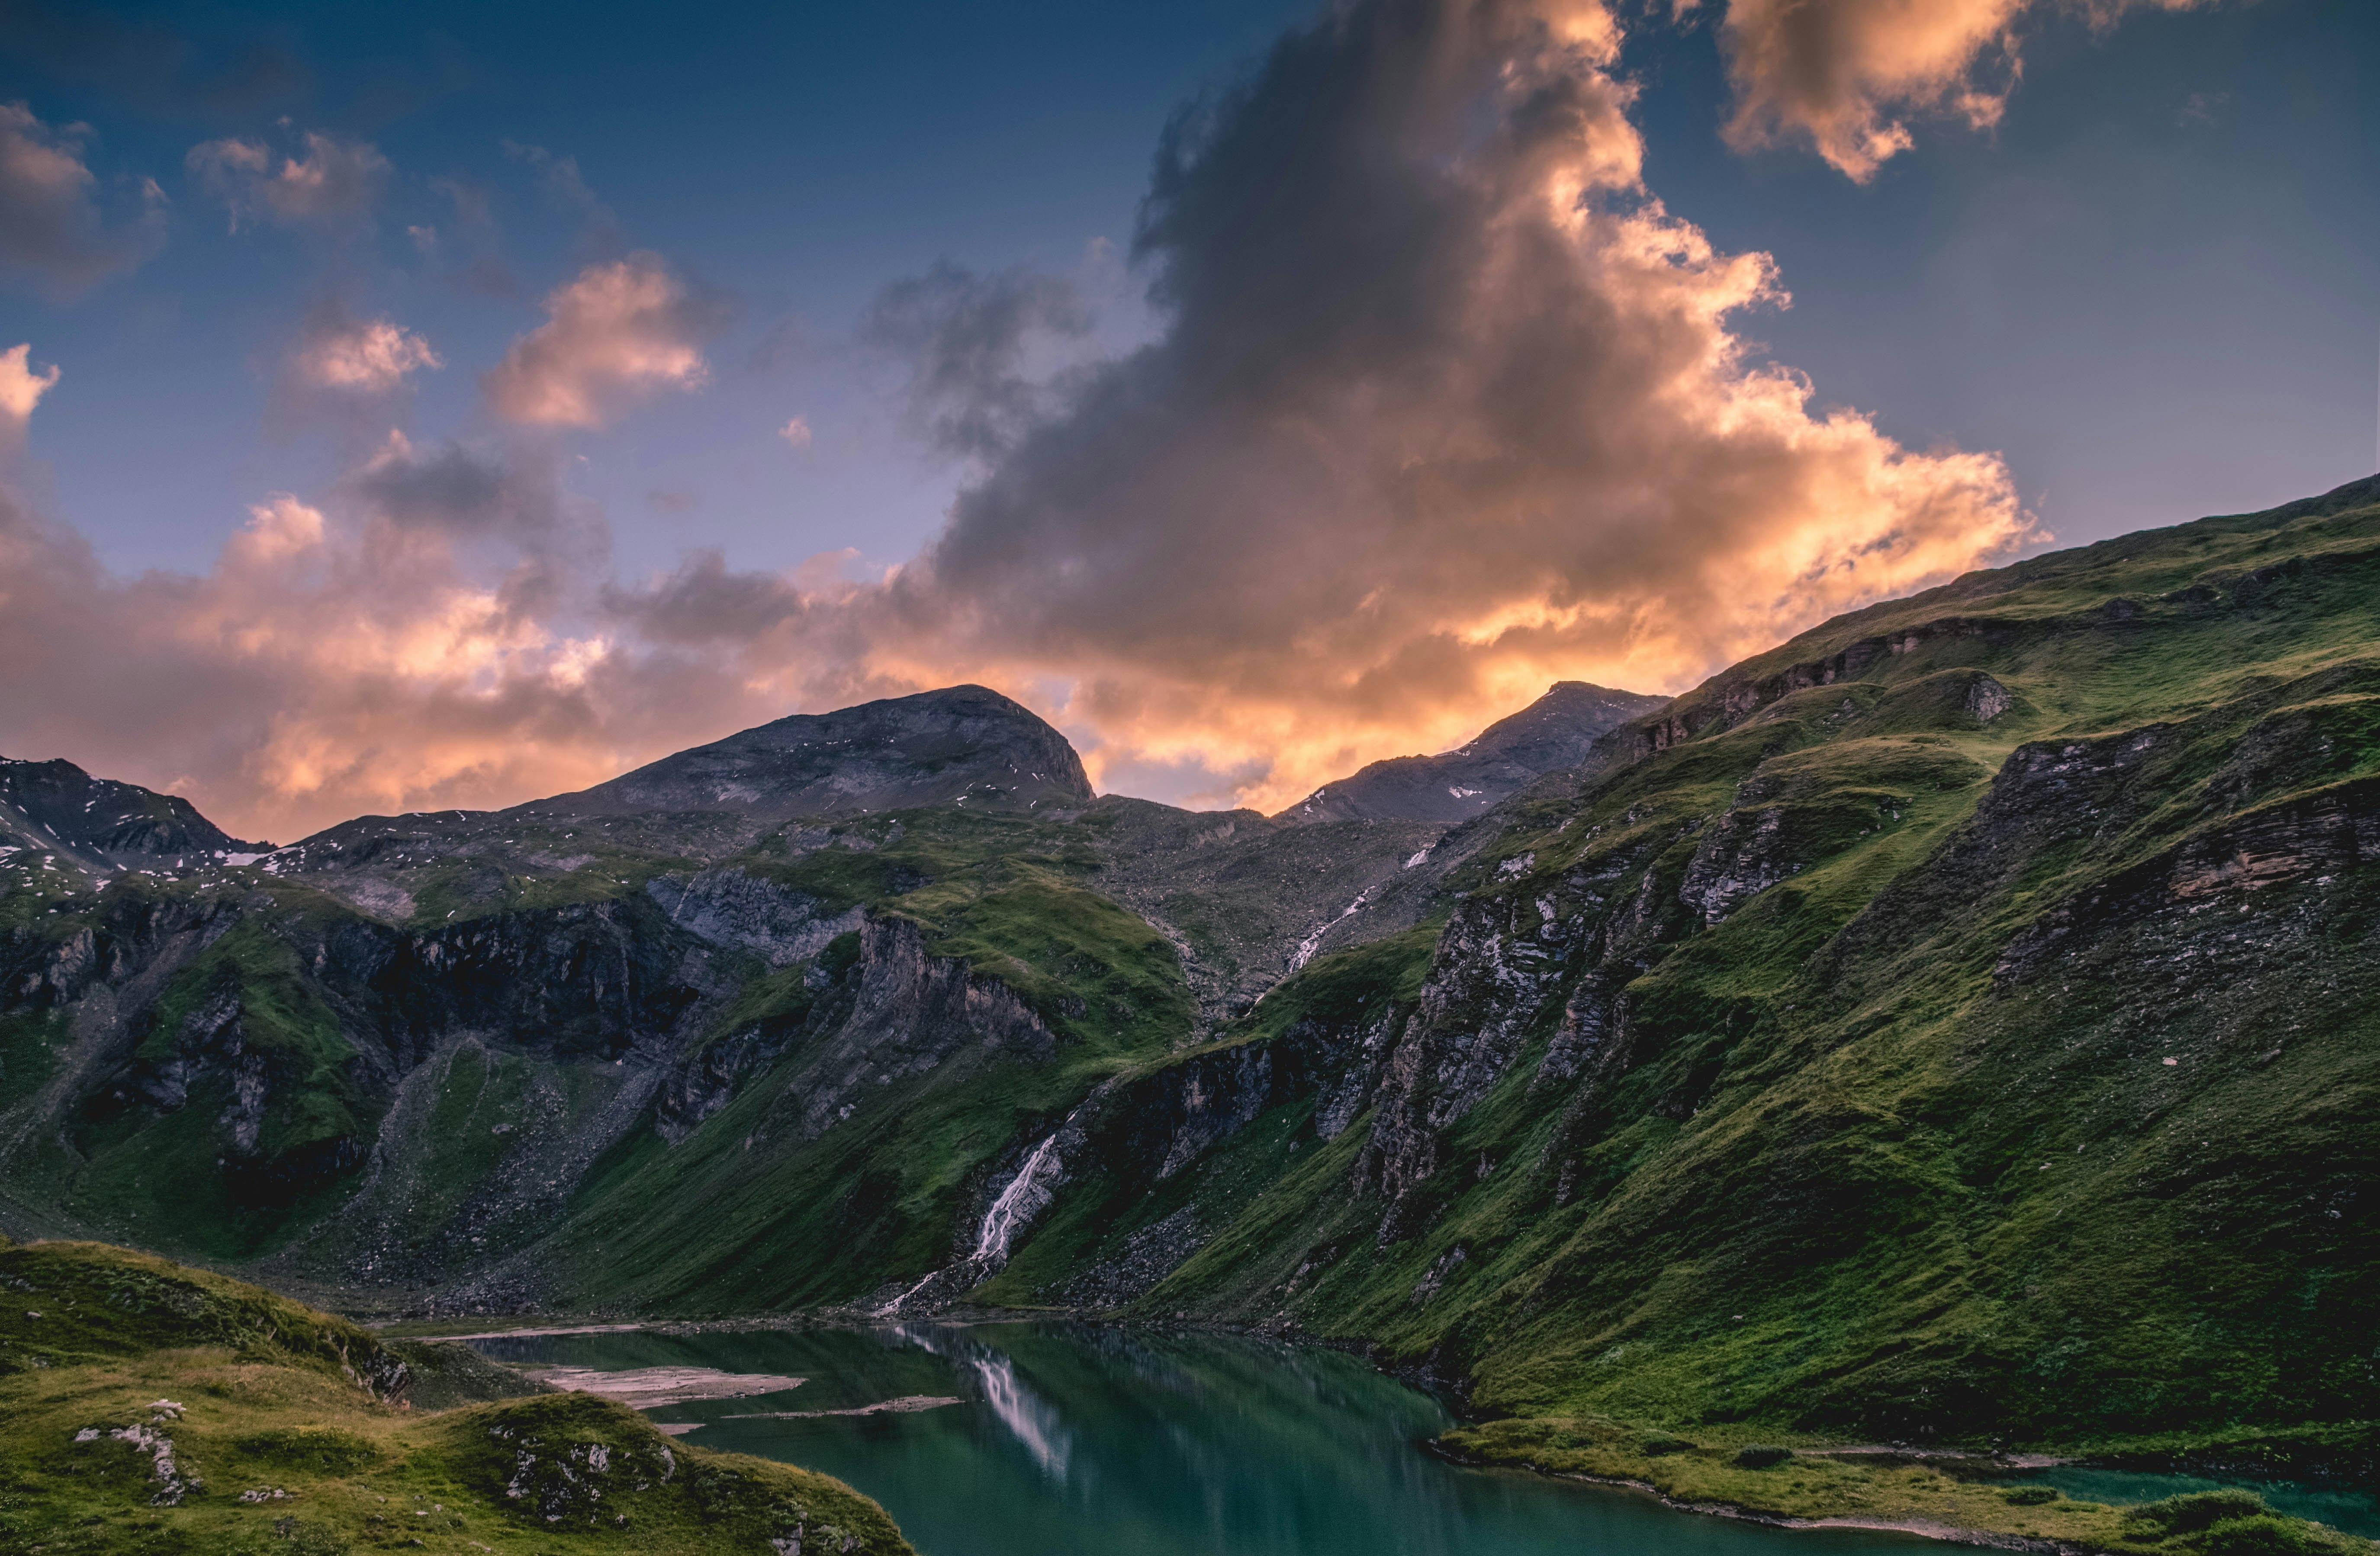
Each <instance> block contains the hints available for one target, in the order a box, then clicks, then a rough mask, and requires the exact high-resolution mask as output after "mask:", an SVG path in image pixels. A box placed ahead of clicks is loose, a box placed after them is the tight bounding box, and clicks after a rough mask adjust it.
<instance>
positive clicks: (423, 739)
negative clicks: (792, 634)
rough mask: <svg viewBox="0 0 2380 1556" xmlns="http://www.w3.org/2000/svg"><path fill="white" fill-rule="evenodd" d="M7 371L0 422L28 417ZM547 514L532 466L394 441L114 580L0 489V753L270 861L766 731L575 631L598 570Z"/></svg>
mask: <svg viewBox="0 0 2380 1556" xmlns="http://www.w3.org/2000/svg"><path fill="white" fill-rule="evenodd" d="M16 355H17V354H15V353H11V354H8V355H7V356H6V357H0V383H6V384H7V385H8V386H9V387H10V389H11V391H12V393H13V394H14V395H15V398H13V399H12V400H11V401H10V403H11V404H12V405H13V404H14V403H16V400H17V399H23V400H27V401H30V399H33V398H37V397H38V390H35V391H30V392H25V391H18V390H16V388H15V385H16V379H15V378H14V377H10V376H8V375H7V374H6V371H5V365H6V364H8V363H12V362H14V361H15V360H16ZM30 381H31V382H32V383H36V384H38V383H42V377H40V376H34V377H32V378H31V380H30ZM569 507H570V504H569V503H568V501H567V499H566V498H565V497H564V496H563V495H562V493H561V488H560V483H559V480H558V479H557V477H556V475H555V472H554V471H553V468H552V466H551V459H550V456H543V455H540V454H539V453H537V452H536V451H534V450H522V449H496V450H485V451H482V450H468V449H463V448H458V447H455V446H451V445H450V446H445V447H439V448H417V447H415V446H414V445H412V444H409V443H407V442H406V441H405V440H404V439H402V438H392V439H391V440H390V442H389V443H388V444H386V445H384V446H383V447H381V448H380V449H378V450H376V451H375V452H374V453H373V454H372V456H370V458H368V459H367V460H365V461H364V462H363V463H362V465H361V466H359V467H358V469H356V470H355V471H353V472H351V473H350V475H349V476H348V477H347V478H346V479H345V480H341V481H339V482H336V483H335V484H334V487H333V488H332V489H331V490H329V491H327V492H324V493H322V494H321V495H320V496H319V497H299V496H297V495H293V494H289V493H276V494H273V495H270V496H268V497H267V498H266V499H265V500H263V501H261V502H260V503H258V504H255V505H254V506H253V507H251V508H250V509H249V513H248V515H247V518H246V522H245V523H244V524H243V525H242V526H241V527H240V528H239V529H238V530H237V531H236V532H235V533H234V534H233V535H232V537H231V538H230V539H229V540H228V541H226V542H225V545H224V547H223V549H222V551H221V553H220V554H219V555H218V556H217V557H216V559H215V562H214V564H213V565H212V567H211V568H209V569H208V570H207V571H205V572H203V573H199V574H182V573H168V572H161V571H152V572H148V573H143V574H141V575H140V576H138V577H114V576H111V575H110V574H108V573H107V572H106V571H105V570H104V569H103V567H102V566H101V565H99V564H98V562H97V560H96V559H95V558H94V556H93V555H92V554H91V549H90V547H89V546H88V545H87V544H85V543H84V542H83V541H81V540H80V539H79V537H78V536H76V535H74V534H73V533H72V532H71V531H69V530H67V529H62V528H59V527H56V526H55V525H50V524H46V523H44V522H42V520H41V519H40V518H39V517H37V516H35V515H34V514H33V513H31V512H30V510H29V509H28V508H27V506H26V505H25V504H23V503H22V502H21V501H18V500H17V499H15V498H14V497H12V496H10V495H9V494H7V493H6V492H5V491H0V665H5V666H6V674H5V675H0V751H6V753H7V754H9V755H11V756H29V755H30V756H42V757H47V756H67V757H70V758H72V759H73V760H76V761H79V762H80V763H82V764H84V765H85V766H87V767H90V768H92V769H94V770H96V771H99V772H107V773H112V774H117V775H122V776H126V777H130V778H134V779H136V780H146V781H149V782H152V783H164V782H167V781H168V780H180V781H182V782H183V786H184V791H185V792H187V793H188V794H190V795H191V796H192V797H194V798H195V799H197V800H198V802H199V803H200V807H201V808H203V809H205V810H206V811H207V812H208V814H210V815H211V816H213V817H215V818H216V819H217V820H218V821H223V822H225V824H227V825H229V826H231V827H232V828H233V829H234V830H235V831H236V832H238V833H242V834H243V835H248V836H258V835H264V836H271V837H274V838H287V837H290V836H292V835H296V834H297V833H303V832H307V831H310V830H313V829H315V828H317V827H320V826H322V825H326V824H329V823H331V822H333V821H338V820H342V819H344V818H346V817H348V816H352V815H355V814H358V813H359V812H369V811H380V812H388V811H397V810H406V809H417V808H443V807H446V806H455V805H488V804H492V803H501V802H505V801H509V800H512V799H516V798H519V797H521V796H525V795H528V794H537V793H547V792H553V791H554V790H556V789H561V788H569V787H576V786H580V785H583V784H587V783H589V782H592V781H594V780H596V779H599V778H601V777H604V776H608V775H609V774H611V773H612V772H615V771H617V770H618V769H619V767H620V765H621V764H622V763H623V762H625V761H629V760H636V759H637V758H639V757H640V756H641V755H642V754H643V752H644V751H645V750H646V749H647V748H648V747H649V746H652V745H661V746H674V745H682V744H686V743H688V742H691V741H693V740H696V739H698V738H705V737H707V736H708V735H709V733H710V731H713V730H715V729H718V728H721V727H722V726H725V725H732V724H734V723H739V722H741V723H749V722H752V721H753V720H754V719H756V718H759V717H762V716H766V715H767V713H768V711H769V710H768V709H767V708H766V707H765V706H763V705H762V704H761V703H760V702H759V700H758V699H755V698H751V697H747V696H744V695H742V694H741V693H740V690H739V688H737V687H734V686H733V685H732V684H730V683H727V682H725V681H724V680H723V679H722V677H720V676H718V675H696V676H694V677H691V678H687V677H685V676H682V675H680V673H679V671H678V669H677V667H676V666H675V665H674V663H672V661H671V660H670V658H669V656H668V655H667V654H666V652H662V651H657V650H653V649H651V648H650V647H647V648H644V649H642V650H639V651H638V652H637V653H636V654H634V655H632V656H631V655H615V654H614V652H613V648H612V646H611V644H610V643H609V642H608V641H607V639H606V638H605V637H604V635H603V632H602V628H601V623H600V621H589V622H588V623H586V624H584V625H573V624H572V622H571V620H570V618H571V616H572V613H573V610H574V606H575V604H576V603H577V592H576V591H577V590H579V587H580V586H579V580H583V579H584V578H586V577H589V576H591V573H592V571H593V570H594V568H595V567H596V566H598V565H600V556H598V557H594V558H589V557H588V556H586V555H583V554H574V553H572V552H571V548H570V546H569V544H568V541H569V539H570V537H571V536H572V535H573V534H574V533H576V532H577V517H576V516H574V515H573V514H572V513H571V512H570V511H569ZM491 563H492V565H491Z"/></svg>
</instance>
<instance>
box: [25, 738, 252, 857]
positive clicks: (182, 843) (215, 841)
mask: <svg viewBox="0 0 2380 1556" xmlns="http://www.w3.org/2000/svg"><path fill="white" fill-rule="evenodd" d="M267 846H269V845H264V844H255V843H242V842H241V841H239V840H238V839H237V838H235V837H232V836H230V835H229V834H227V833H225V832H224V831H223V829H222V828H220V827H218V826H216V825H215V824H214V823H213V822H212V821H208V820H207V819H206V818H205V817H204V816H201V815H200V814H199V811H198V808H197V807H195V806H193V805H192V804H191V803H190V802H189V801H188V800H187V799H184V798H182V797H180V796H178V795H161V794H159V793H157V792H156V791H155V790H153V789H144V788H142V787H141V786H140V784H125V783H119V782H117V781H115V779H112V778H94V777H92V776H91V774H90V773H88V772H84V771H83V770H82V769H81V768H79V767H77V766H76V765H75V764H74V763H72V762H70V761H65V760H53V761H27V760H18V759H15V758H10V757H0V847H10V848H12V849H17V850H24V851H27V852H29V853H43V854H53V855H63V856H65V857H67V858H70V859H72V860H73V861H74V862H75V863H77V864H78V865H80V866H82V867H83V868H85V869H91V868H100V867H105V866H110V865H114V866H142V865H152V864H178V863H182V862H186V861H191V860H197V859H201V858H214V857H221V856H222V855H224V854H225V853H240V852H247V853H255V852H259V851H261V849H263V848H265V847H267Z"/></svg>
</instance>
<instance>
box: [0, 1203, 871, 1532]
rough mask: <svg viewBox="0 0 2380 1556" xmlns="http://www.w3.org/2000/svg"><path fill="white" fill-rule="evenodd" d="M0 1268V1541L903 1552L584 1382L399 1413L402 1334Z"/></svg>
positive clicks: (89, 1263)
mask: <svg viewBox="0 0 2380 1556" xmlns="http://www.w3.org/2000/svg"><path fill="white" fill-rule="evenodd" d="M0 1285H5V1286H6V1288H7V1289H8V1291H9V1306H8V1308H7V1309H6V1311H0V1550H12V1551H16V1550H23V1551H35V1550H38V1551H45V1552H53V1553H57V1556H67V1553H72V1552H79V1551H91V1552H102V1551H104V1552H115V1551H128V1550H159V1551H178V1552H188V1553H191V1556H215V1553H221V1556H234V1553H237V1552H249V1551H264V1550H273V1551H281V1552H296V1553H302V1556H340V1553H342V1552H346V1551H350V1550H380V1549H387V1548H392V1547H398V1546H402V1547H406V1548H407V1549H419V1550H444V1551H452V1552H455V1553H457V1556H461V1553H464V1552H469V1551H475V1550H476V1551H488V1550H497V1551H519V1552H524V1553H528V1552H554V1553H559V1552H565V1551H581V1550H605V1551H617V1550H638V1551H686V1552H696V1551H700V1552H705V1553H709V1552H716V1551H735V1550H744V1551H752V1552H755V1553H759V1556H767V1553H769V1552H771V1551H782V1550H786V1549H789V1547H788V1545H787V1544H786V1542H787V1541H788V1540H789V1539H790V1540H792V1541H794V1542H795V1543H796V1544H797V1543H798V1542H799V1541H800V1540H801V1539H802V1538H804V1537H805V1536H807V1538H809V1539H810V1541H811V1542H812V1543H811V1549H814V1550H815V1549H821V1548H823V1549H826V1550H848V1551H854V1552H860V1551H865V1552H868V1553H869V1556H896V1553H904V1552H907V1551H908V1550H909V1549H910V1548H909V1546H908V1544H907V1542H905V1540H903V1539H902V1538H901V1536H900V1532H899V1531H898V1530H897V1529H895V1528H894V1527H893V1526H892V1520H891V1519H889V1518H887V1517H886V1516H885V1515H884V1511H883V1509H881V1508H880V1507H878V1506H877V1505H876V1504H875V1503H874V1502H872V1501H868V1499H867V1498H866V1497H863V1496H861V1495H859V1494H858V1493H857V1492H856V1491H854V1490H852V1489H850V1488H849V1487H847V1486H844V1484H842V1483H841V1482H840V1481H836V1480H832V1479H830V1478H828V1477H825V1476H822V1475H814V1474H811V1473H810V1472H808V1471H807V1470H801V1469H796V1468H794V1467H792V1466H791V1465H779V1464H772V1463H771V1462H769V1461H766V1460H761V1459H753V1458H747V1457H746V1456H744V1455H741V1454H731V1453H707V1452H705V1451H703V1450H701V1449H698V1448H692V1447H689V1446H687V1445H686V1444H685V1443H681V1442H674V1441H671V1440H670V1439H669V1438H667V1437H665V1436H664V1435H663V1434H662V1432H660V1431H659V1430H657V1429H655V1428H653V1427H652V1426H650V1424H648V1423H647V1422H646V1421H645V1419H644V1417H642V1416H638V1415H637V1414H636V1413H635V1412H634V1411H631V1410H628V1409H626V1408H625V1407H623V1406H620V1405H618V1404H612V1403H609V1402H607V1401H603V1400H599V1399H596V1398H594V1397H593V1396H591V1395H588V1394H576V1393H572V1394H560V1393H545V1394H537V1395H531V1396H528V1397H516V1398H509V1399H506V1398H501V1397H492V1396H494V1395H501V1394H504V1393H513V1394H518V1393H520V1392H522V1391H521V1389H520V1388H519V1386H518V1385H517V1384H514V1385H509V1386H508V1385H505V1384H504V1383H502V1382H501V1381H499V1382H498V1386H497V1387H496V1388H495V1389H493V1390H483V1392H482V1396H481V1397H482V1398H483V1399H485V1400H487V1402H486V1403H479V1404H458V1405H456V1406H455V1407H454V1408H448V1409H444V1410H434V1411H433V1410H430V1409H427V1408H422V1409H416V1408H414V1407H413V1400H412V1395H413V1394H414V1392H416V1387H417V1372H418V1371H419V1363H418V1361H416V1362H408V1360H407V1348H406V1347H404V1346H403V1345H401V1344H398V1343H382V1342H380V1341H378V1340H375V1339H374V1338H373V1337H372V1336H370V1334H368V1333H366V1332H365V1331H362V1330H359V1329H358V1328H356V1327H355V1326H354V1325H352V1324H350V1323H347V1322H346V1320H344V1319H336V1318H333V1317H332V1316H330V1315H329V1314H326V1313H319V1312H316V1311H313V1310H312V1309H310V1308H307V1307H301V1306H299V1305H298V1304H297V1303H295V1302H291V1301H289V1300H287V1299H286V1298H284V1297H279V1296H275V1295H273V1294H271V1293H269V1292H265V1291H263V1290H261V1289H259V1288H257V1287H255V1286H250V1285H247V1284H244V1283H242V1282H237V1281H230V1280H225V1279H224V1278H223V1277H221V1276H217V1275H211V1274H208V1273H206V1272H204V1271H200V1270H191V1269H188V1268H185V1267H181V1266H176V1265H173V1264H169V1263H167V1262H165V1261H164V1260H163V1259H159V1258H151V1257H149V1256H147V1255H143V1254H136V1253H131V1252H129V1251H128V1250H125V1249H121V1248H110V1247H105V1246H100V1245H97V1244H90V1243H36V1244H31V1245H29V1246H0ZM415 1354H416V1355H417V1356H418V1355H419V1351H418V1349H417V1351H416V1353H415ZM450 1370H451V1369H450ZM467 1370H468V1369H467ZM488 1370H490V1371H493V1370H494V1369H492V1368H491V1369H488ZM421 1392H424V1393H428V1392H430V1391H428V1390H423V1391H421ZM447 1392H449V1393H452V1392H455V1391H454V1390H453V1389H451V1387H450V1388H449V1389H448V1391H447ZM424 1403H425V1404H427V1403H428V1402H427V1401H425V1402H424Z"/></svg>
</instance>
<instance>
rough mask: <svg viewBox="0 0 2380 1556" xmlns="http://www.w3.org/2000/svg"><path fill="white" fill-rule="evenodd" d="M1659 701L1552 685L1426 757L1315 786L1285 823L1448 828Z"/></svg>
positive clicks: (1588, 685) (1574, 762)
mask: <svg viewBox="0 0 2380 1556" xmlns="http://www.w3.org/2000/svg"><path fill="white" fill-rule="evenodd" d="M1669 700H1670V699H1668V698H1666V697H1648V696H1646V695H1645V694H1644V693H1642V692H1633V691H1616V690H1614V689H1612V688H1611V687H1598V686H1597V685H1595V684H1594V683H1593V682H1591V681H1556V682H1555V683H1554V684H1553V685H1552V686H1551V687H1548V688H1547V690H1546V694H1545V695H1544V696H1543V697H1541V698H1539V699H1536V701H1535V702H1532V703H1530V704H1529V705H1528V706H1527V707H1526V708H1524V709H1522V710H1521V711H1519V712H1517V713H1514V714H1512V715H1511V716H1510V717H1508V718H1503V719H1499V720H1498V721H1497V722H1496V723H1492V724H1489V725H1488V727H1487V728H1486V729H1484V730H1481V731H1480V732H1479V734H1478V735H1476V736H1475V737H1474V738H1473V739H1471V740H1470V741H1468V742H1466V743H1465V744H1463V745H1462V746H1459V747H1457V748H1454V749H1453V750H1451V751H1442V752H1440V753H1439V754H1438V755H1437V756H1434V757H1390V758H1389V759H1388V760H1386V761H1376V762H1374V763H1372V764H1371V765H1370V766H1369V767H1366V768H1365V769H1364V770H1363V771H1361V772H1356V773H1354V775H1353V776H1351V777H1346V778H1341V779H1337V780H1335V781H1333V782H1331V783H1329V784H1323V785H1322V786H1321V787H1320V788H1318V789H1317V790H1315V791H1314V792H1313V793H1312V794H1310V795H1308V796H1305V798H1304V799H1303V800H1300V801H1299V802H1298V803H1297V804H1295V805H1293V806H1291V807H1290V808H1288V809H1286V810H1284V811H1282V812H1281V817H1280V819H1281V820H1282V821H1431V822H1436V823H1438V824H1439V825H1442V826H1453V825H1456V824H1458V823H1460V822H1463V821H1469V820H1470V819H1471V818H1472V817H1474V816H1476V815H1479V814H1481V813H1482V812H1484V811H1486V810H1487V809H1488V808H1490V807H1492V806H1494V805H1495V804H1496V803H1497V802H1498V801H1499V800H1501V799H1503V798H1505V797H1506V796H1510V795H1512V794H1513V793H1515V792H1517V791H1518V790H1520V789H1521V788H1523V787H1524V786H1525V785H1526V784H1529V783H1530V782H1531V781H1532V780H1533V779H1536V778H1538V777H1540V776H1542V775H1543V774H1545V773H1548V772H1559V771H1560V770H1561V769H1564V768H1571V767H1576V766H1578V765H1579V763H1581V762H1583V761H1585V760H1586V753H1587V751H1588V749H1589V748H1592V747H1593V746H1594V745H1595V743H1596V741H1597V739H1599V738H1600V737H1601V736H1602V735H1605V734H1606V733H1608V732H1609V731H1610V730H1613V729H1616V728H1618V727H1619V726H1620V725H1621V724H1623V723H1627V722H1628V721H1629V720H1631V719H1635V718H1642V717H1644V716H1645V714H1647V713H1651V712H1654V711H1658V710H1659V709H1660V708H1662V707H1664V706H1666V705H1667V704H1668V702H1669Z"/></svg>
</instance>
